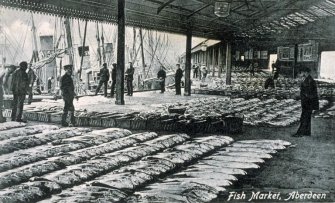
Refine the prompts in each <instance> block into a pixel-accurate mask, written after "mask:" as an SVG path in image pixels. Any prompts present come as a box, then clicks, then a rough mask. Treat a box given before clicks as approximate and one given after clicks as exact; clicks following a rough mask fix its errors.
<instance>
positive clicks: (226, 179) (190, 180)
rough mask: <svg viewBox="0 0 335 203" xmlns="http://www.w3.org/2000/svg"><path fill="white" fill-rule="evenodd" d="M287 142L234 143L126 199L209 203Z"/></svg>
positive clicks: (253, 141)
mask: <svg viewBox="0 0 335 203" xmlns="http://www.w3.org/2000/svg"><path fill="white" fill-rule="evenodd" d="M289 145H290V143H289V142H286V141H282V140H245V141H238V142H234V143H233V144H232V145H230V146H229V147H225V148H222V149H221V150H219V151H217V152H216V153H214V154H213V155H211V156H209V157H207V158H205V159H204V160H200V161H198V162H197V163H195V164H194V165H191V166H189V167H188V168H186V169H185V170H184V171H182V172H179V173H176V174H173V175H171V176H169V177H168V178H167V179H164V180H163V181H160V182H157V183H154V184H151V185H149V186H147V187H145V188H144V189H142V190H141V191H138V192H135V194H134V195H133V196H132V197H129V198H128V199H131V200H132V201H130V202H209V201H211V200H213V199H215V198H216V197H217V196H218V195H219V194H220V192H223V191H225V190H226V188H227V187H229V186H231V185H233V184H234V182H237V181H238V180H239V179H240V178H242V177H243V176H244V175H247V174H248V173H249V172H251V173H252V171H253V170H257V169H259V168H260V167H261V166H262V165H263V164H264V162H265V161H266V160H268V159H271V158H272V154H275V153H277V151H278V150H283V149H285V148H286V147H288V146H289Z"/></svg>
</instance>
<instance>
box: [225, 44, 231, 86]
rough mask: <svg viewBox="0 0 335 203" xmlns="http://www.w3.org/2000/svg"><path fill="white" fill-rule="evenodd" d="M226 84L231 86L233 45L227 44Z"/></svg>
mask: <svg viewBox="0 0 335 203" xmlns="http://www.w3.org/2000/svg"><path fill="white" fill-rule="evenodd" d="M226 84H227V85H231V43H230V42H227V52H226Z"/></svg>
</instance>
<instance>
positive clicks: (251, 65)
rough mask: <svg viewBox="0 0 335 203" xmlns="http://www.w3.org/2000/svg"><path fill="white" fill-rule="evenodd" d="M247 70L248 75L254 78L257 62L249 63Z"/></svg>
mask: <svg viewBox="0 0 335 203" xmlns="http://www.w3.org/2000/svg"><path fill="white" fill-rule="evenodd" d="M249 69H250V75H252V76H255V70H257V69H258V63H257V62H254V63H253V62H252V63H250V66H249Z"/></svg>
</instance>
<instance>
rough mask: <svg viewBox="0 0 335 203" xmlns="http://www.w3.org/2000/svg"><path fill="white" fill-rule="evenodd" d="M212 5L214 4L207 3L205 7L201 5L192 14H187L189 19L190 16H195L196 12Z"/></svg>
mask: <svg viewBox="0 0 335 203" xmlns="http://www.w3.org/2000/svg"><path fill="white" fill-rule="evenodd" d="M210 5H212V4H206V5H204V6H203V7H201V8H199V9H197V10H195V11H193V12H192V13H191V14H190V15H188V16H187V19H189V18H190V17H191V16H193V15H194V14H196V13H198V12H200V11H201V10H204V9H205V8H207V7H209V6H210Z"/></svg>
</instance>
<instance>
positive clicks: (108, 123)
mask: <svg viewBox="0 0 335 203" xmlns="http://www.w3.org/2000/svg"><path fill="white" fill-rule="evenodd" d="M101 125H102V127H106V128H113V127H116V121H115V118H114V117H113V116H106V117H102V118H101Z"/></svg>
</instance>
